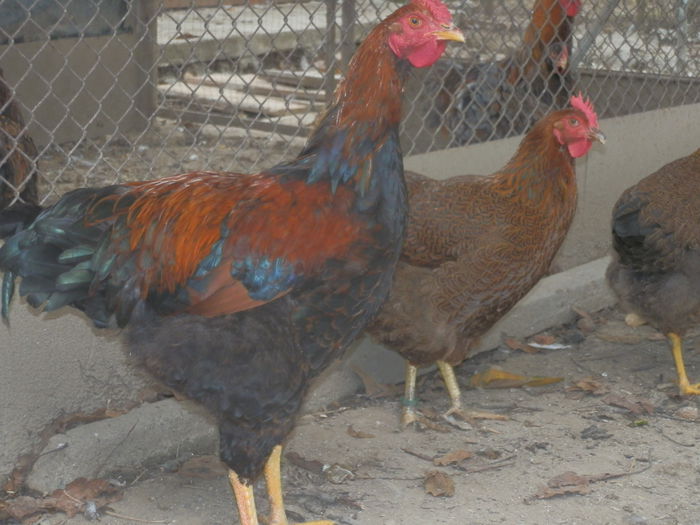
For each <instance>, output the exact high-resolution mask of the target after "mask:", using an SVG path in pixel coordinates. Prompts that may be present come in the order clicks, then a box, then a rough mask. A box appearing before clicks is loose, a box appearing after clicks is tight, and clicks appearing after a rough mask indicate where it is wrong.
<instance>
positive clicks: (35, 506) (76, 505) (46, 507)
mask: <svg viewBox="0 0 700 525" xmlns="http://www.w3.org/2000/svg"><path fill="white" fill-rule="evenodd" d="M121 497H122V494H121V491H120V490H119V489H118V488H116V487H114V486H113V485H110V484H109V483H108V482H107V481H105V480H103V479H86V478H78V479H76V480H75V481H72V482H71V483H69V484H68V485H67V486H66V488H65V489H58V490H54V491H53V492H52V493H51V494H50V495H49V496H47V497H45V498H32V497H29V496H21V497H19V498H14V499H12V500H9V501H8V502H7V504H6V506H5V512H7V513H8V514H9V515H10V516H12V517H13V518H15V519H19V520H22V519H25V518H27V517H28V516H31V515H32V514H35V513H37V512H46V511H49V512H55V511H60V512H63V513H65V514H66V515H67V516H68V517H69V518H72V517H73V516H75V515H76V514H78V513H79V512H82V511H83V510H84V508H85V503H86V502H87V501H91V502H92V503H94V504H95V506H96V507H97V508H98V509H99V508H101V507H104V506H105V505H107V504H109V503H113V502H115V501H118V500H120V499H121Z"/></svg>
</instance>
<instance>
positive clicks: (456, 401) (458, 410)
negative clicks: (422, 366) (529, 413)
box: [401, 361, 507, 428]
mask: <svg viewBox="0 0 700 525" xmlns="http://www.w3.org/2000/svg"><path fill="white" fill-rule="evenodd" d="M436 364H437V366H438V368H439V369H440V373H441V375H442V379H443V381H444V382H445V387H446V388H447V393H448V394H449V396H450V400H451V402H452V404H451V406H450V408H449V410H447V412H445V413H444V414H443V415H442V417H443V419H445V420H446V421H447V422H448V423H450V424H451V425H454V426H457V427H459V428H462V426H461V425H459V424H457V423H456V421H455V420H454V418H453V416H455V417H457V418H459V419H461V420H462V421H466V422H468V423H471V422H472V421H473V420H475V419H498V420H505V419H507V418H506V416H503V415H501V414H494V413H492V412H481V411H474V410H466V411H465V410H463V409H462V394H461V392H460V389H459V384H458V383H457V378H456V377H455V373H454V368H453V367H452V365H450V364H448V363H446V362H445V361H437V363H436ZM417 377H418V367H417V366H414V365H412V364H410V363H409V362H406V379H405V381H406V382H405V387H404V397H403V399H402V400H401V403H402V405H403V409H402V412H401V426H402V427H404V428H405V427H407V426H409V425H415V426H421V425H423V426H425V427H428V428H435V426H436V425H435V423H433V422H431V421H428V420H427V418H426V417H425V416H423V415H421V414H420V412H418V410H416V405H417V404H418V401H417V399H416V379H417Z"/></svg>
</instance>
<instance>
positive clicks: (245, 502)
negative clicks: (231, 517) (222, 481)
mask: <svg viewBox="0 0 700 525" xmlns="http://www.w3.org/2000/svg"><path fill="white" fill-rule="evenodd" d="M228 480H229V483H231V488H232V489H233V495H234V496H235V497H236V505H237V506H238V516H239V518H240V520H241V525H258V513H257V512H256V510H255V497H254V496H253V486H252V485H245V484H244V483H243V482H242V481H241V480H240V479H239V477H238V474H236V473H235V472H234V471H233V470H229V471H228Z"/></svg>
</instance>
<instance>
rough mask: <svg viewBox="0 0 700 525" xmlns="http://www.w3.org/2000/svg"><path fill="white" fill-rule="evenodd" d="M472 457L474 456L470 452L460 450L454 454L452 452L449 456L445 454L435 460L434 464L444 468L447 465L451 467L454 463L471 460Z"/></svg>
mask: <svg viewBox="0 0 700 525" xmlns="http://www.w3.org/2000/svg"><path fill="white" fill-rule="evenodd" d="M472 456H473V454H472V453H471V452H469V451H468V450H463V449H460V450H455V451H454V452H450V453H449V454H445V455H444V456H440V457H438V458H435V459H434V460H433V463H435V464H436V465H438V466H442V467H444V466H445V465H451V464H452V463H460V462H462V461H464V460H465V459H469V458H470V457H472Z"/></svg>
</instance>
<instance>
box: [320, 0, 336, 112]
mask: <svg viewBox="0 0 700 525" xmlns="http://www.w3.org/2000/svg"><path fill="white" fill-rule="evenodd" d="M337 11H338V0H326V36H325V43H324V45H325V50H326V53H325V55H326V77H325V79H324V82H323V89H325V90H326V102H327V103H328V104H330V102H331V101H332V100H333V93H334V92H335V50H336V38H335V35H336V24H335V16H336V13H337Z"/></svg>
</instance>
